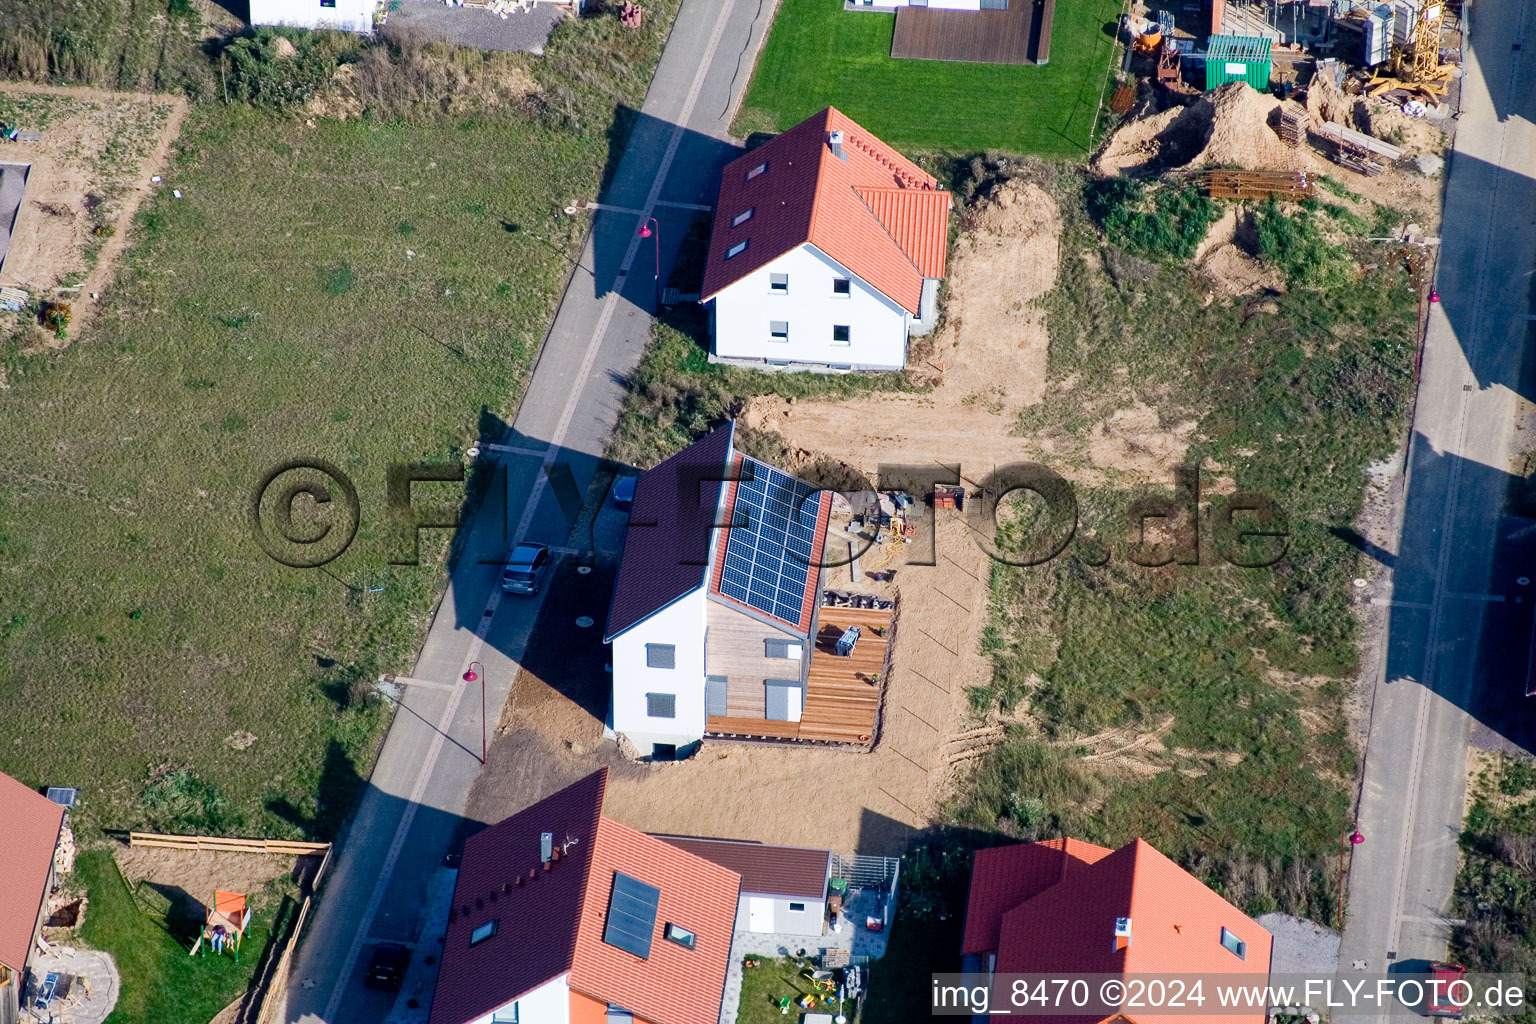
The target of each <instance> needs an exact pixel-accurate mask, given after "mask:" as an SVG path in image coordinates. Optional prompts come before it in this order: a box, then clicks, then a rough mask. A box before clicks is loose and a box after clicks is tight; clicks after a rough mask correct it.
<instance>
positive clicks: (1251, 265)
mask: <svg viewBox="0 0 1536 1024" xmlns="http://www.w3.org/2000/svg"><path fill="white" fill-rule="evenodd" d="M1252 235H1253V227H1252V224H1251V222H1250V220H1249V219H1247V218H1244V219H1242V220H1240V219H1239V217H1238V210H1237V207H1235V206H1232V207H1228V208H1227V211H1226V212H1225V213H1223V214H1222V215H1221V219H1219V220H1218V221H1216V223H1214V224H1212V225H1211V229H1210V231H1208V232H1206V235H1205V240H1204V241H1202V242H1201V243H1200V246H1199V248H1197V249H1196V250H1195V265H1196V266H1197V267H1198V268H1199V269H1200V271H1201V273H1202V275H1203V277H1204V279H1205V281H1206V282H1207V285H1208V286H1209V289H1210V297H1211V298H1214V297H1215V296H1217V295H1223V296H1228V297H1232V296H1238V295H1247V294H1249V293H1250V292H1256V291H1266V290H1267V291H1276V292H1278V291H1283V290H1284V286H1283V282H1281V280H1280V275H1278V274H1277V273H1275V271H1274V270H1273V269H1272V268H1270V267H1268V266H1266V265H1265V264H1264V263H1263V262H1262V261H1260V260H1259V259H1257V258H1255V256H1254V254H1253V238H1252ZM1245 242H1246V243H1247V244H1246V245H1245V244H1244V243H1245Z"/></svg>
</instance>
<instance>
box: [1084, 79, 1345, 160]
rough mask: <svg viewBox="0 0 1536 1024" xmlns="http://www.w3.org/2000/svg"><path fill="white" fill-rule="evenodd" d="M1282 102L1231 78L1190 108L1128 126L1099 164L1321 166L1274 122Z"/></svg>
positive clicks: (1101, 156) (1115, 136) (1112, 141)
mask: <svg viewBox="0 0 1536 1024" xmlns="http://www.w3.org/2000/svg"><path fill="white" fill-rule="evenodd" d="M1279 106H1280V101H1279V100H1277V99H1274V98H1273V97H1270V96H1262V95H1260V94H1259V93H1257V92H1254V91H1253V89H1252V88H1251V87H1250V86H1249V85H1248V84H1247V83H1246V82H1229V83H1227V84H1226V85H1223V86H1221V87H1220V88H1219V89H1216V90H1215V91H1213V92H1209V93H1206V94H1205V95H1204V96H1202V97H1201V98H1200V99H1198V100H1196V101H1195V102H1194V103H1192V104H1190V105H1189V106H1187V107H1184V108H1182V109H1179V108H1175V109H1173V110H1165V111H1163V112H1162V113H1160V114H1156V115H1153V116H1152V117H1149V118H1145V119H1143V120H1139V121H1130V122H1127V123H1126V124H1124V125H1122V126H1121V127H1120V129H1119V130H1118V131H1116V132H1115V133H1114V135H1113V136H1111V137H1110V140H1109V142H1108V143H1107V144H1106V145H1105V147H1104V150H1103V152H1102V153H1101V154H1100V156H1099V159H1098V160H1097V161H1095V164H1094V166H1095V168H1096V169H1097V170H1098V171H1099V173H1100V174H1105V175H1113V174H1120V173H1132V174H1135V173H1157V172H1161V171H1167V170H1173V169H1176V168H1181V167H1182V168H1196V167H1245V168H1249V169H1253V170H1282V171H1311V170H1315V169H1317V161H1316V159H1314V158H1313V157H1312V155H1311V154H1309V153H1307V152H1306V151H1304V150H1300V149H1292V148H1291V147H1290V146H1287V145H1286V144H1285V143H1284V142H1281V141H1280V137H1279V136H1278V135H1276V134H1275V131H1274V129H1273V128H1272V127H1271V126H1270V124H1271V120H1272V118H1273V117H1274V115H1275V111H1276V109H1277V108H1278V107H1279ZM1170 115H1171V116H1170Z"/></svg>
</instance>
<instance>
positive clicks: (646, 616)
mask: <svg viewBox="0 0 1536 1024" xmlns="http://www.w3.org/2000/svg"><path fill="white" fill-rule="evenodd" d="M733 434H734V424H728V425H726V426H724V427H721V428H720V429H719V430H716V431H715V432H714V433H712V434H710V435H708V436H707V437H705V438H703V439H702V440H700V441H698V442H697V443H695V444H694V445H692V446H691V447H689V448H687V449H685V450H684V451H681V452H679V453H678V454H676V455H674V456H673V457H672V458H670V459H668V460H666V461H665V462H663V463H661V464H660V465H658V466H656V467H655V468H654V469H652V470H650V471H649V472H647V473H645V474H644V475H643V476H641V477H640V479H639V481H638V482H637V484H636V486H635V499H634V504H633V506H632V509H631V512H630V521H629V528H628V534H627V536H626V538H625V543H624V556H623V559H622V560H621V561H620V563H619V572H618V578H617V581H616V583H615V586H614V593H613V602H612V605H611V607H610V609H609V614H608V623H607V629H606V631H605V636H604V639H605V640H606V641H607V642H609V643H611V644H612V645H613V656H612V664H613V703H612V710H611V712H610V723H609V724H610V726H611V728H612V729H613V731H614V732H615V733H618V734H621V735H623V736H624V737H626V738H627V739H628V740H629V741H630V742H632V743H633V744H634V745H635V746H636V747H637V748H638V750H639V751H640V753H641V754H642V755H648V756H652V757H655V758H658V759H666V758H670V757H674V756H677V755H678V754H679V753H683V754H686V753H687V752H688V748H689V747H690V746H691V745H692V744H694V743H697V742H698V741H699V740H701V739H703V738H704V736H706V735H723V734H729V735H736V736H751V737H759V738H778V739H808V738H809V737H806V736H802V735H801V734H800V729H799V724H800V723H801V722H802V719H803V717H804V715H805V712H806V707H807V686H808V683H809V682H810V680H811V676H810V672H811V663H812V660H813V655H814V653H815V649H816V646H817V644H816V636H817V631H818V627H819V625H820V617H821V609H820V608H819V607H818V606H819V604H820V602H819V601H818V600H817V597H818V593H819V587H820V579H821V570H820V568H819V566H820V563H821V561H822V548H823V546H824V544H825V541H826V532H827V521H828V518H829V516H830V514H831V506H832V495H831V493H830V492H828V491H821V490H818V489H817V488H815V487H813V486H812V485H810V484H807V483H805V482H804V481H801V480H797V479H795V478H794V477H792V476H789V475H788V474H786V473H784V472H782V471H781V470H778V469H775V468H774V467H772V466H769V465H768V464H766V463H763V462H760V461H758V460H757V459H754V458H752V457H751V456H748V455H743V454H741V453H739V452H737V451H736V450H735V449H734V447H733V446H732V437H733ZM829 611H830V609H829ZM828 628H829V629H831V630H833V631H835V632H836V633H838V634H839V635H840V634H841V632H842V630H841V629H837V628H835V627H828ZM833 640H834V641H835V637H834V638H833ZM870 643H871V644H874V643H875V641H874V639H873V638H871V641H870ZM882 643H883V641H882ZM871 700H872V701H874V702H878V691H877V690H876V691H875V692H873V693H872V694H871ZM872 720H873V714H872V712H871V721H872ZM852 728H854V729H863V728H867V727H865V726H854V727H852ZM851 738H852V736H850V739H851Z"/></svg>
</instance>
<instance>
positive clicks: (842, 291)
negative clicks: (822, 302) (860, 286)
mask: <svg viewBox="0 0 1536 1024" xmlns="http://www.w3.org/2000/svg"><path fill="white" fill-rule="evenodd" d="M852 288H853V282H851V281H849V280H848V279H847V278H846V277H834V278H833V279H832V294H833V295H841V296H843V297H844V298H846V297H847V296H848V293H849V291H850V290H851V289H852Z"/></svg>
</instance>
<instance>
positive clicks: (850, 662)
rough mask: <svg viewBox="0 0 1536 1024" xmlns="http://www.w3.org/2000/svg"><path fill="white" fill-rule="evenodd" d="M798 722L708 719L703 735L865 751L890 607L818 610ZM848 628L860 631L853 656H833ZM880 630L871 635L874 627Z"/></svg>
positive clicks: (889, 635)
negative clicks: (812, 648) (814, 644)
mask: <svg viewBox="0 0 1536 1024" xmlns="http://www.w3.org/2000/svg"><path fill="white" fill-rule="evenodd" d="M820 611H821V620H820V623H819V624H818V627H817V632H816V647H815V650H814V651H813V652H812V653H811V668H810V674H809V677H808V678H807V680H806V685H805V708H804V709H803V710H802V712H801V715H800V721H798V722H773V721H769V720H768V719H765V718H728V717H716V716H713V715H711V716H710V717H709V718H707V719H706V720H705V723H704V728H705V735H707V736H710V737H712V738H715V739H750V740H780V741H791V742H800V743H834V744H838V745H842V746H854V747H865V748H867V747H869V746H870V745H871V744H873V743H874V741H875V731H876V723H877V722H878V721H879V717H880V698H881V696H882V695H883V694H884V692H885V676H884V673H885V672H887V671H889V668H888V667H887V665H886V655H887V652H888V651H889V649H890V645H891V642H892V640H893V639H894V633H895V631H894V630H893V628H892V626H893V622H894V619H895V612H896V610H895V609H894V608H834V607H825V606H824V607H822V608H821V610H820ZM850 626H860V627H862V629H863V632H862V634H861V635H860V637H859V642H858V643H857V644H855V645H854V648H853V653H852V654H851V655H849V656H848V657H846V658H843V657H839V656H838V654H837V639H838V637H840V636H842V635H843V631H844V630H845V629H847V628H848V627H850ZM875 626H881V627H884V629H885V635H884V636H876V635H875V631H874V627H875Z"/></svg>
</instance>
